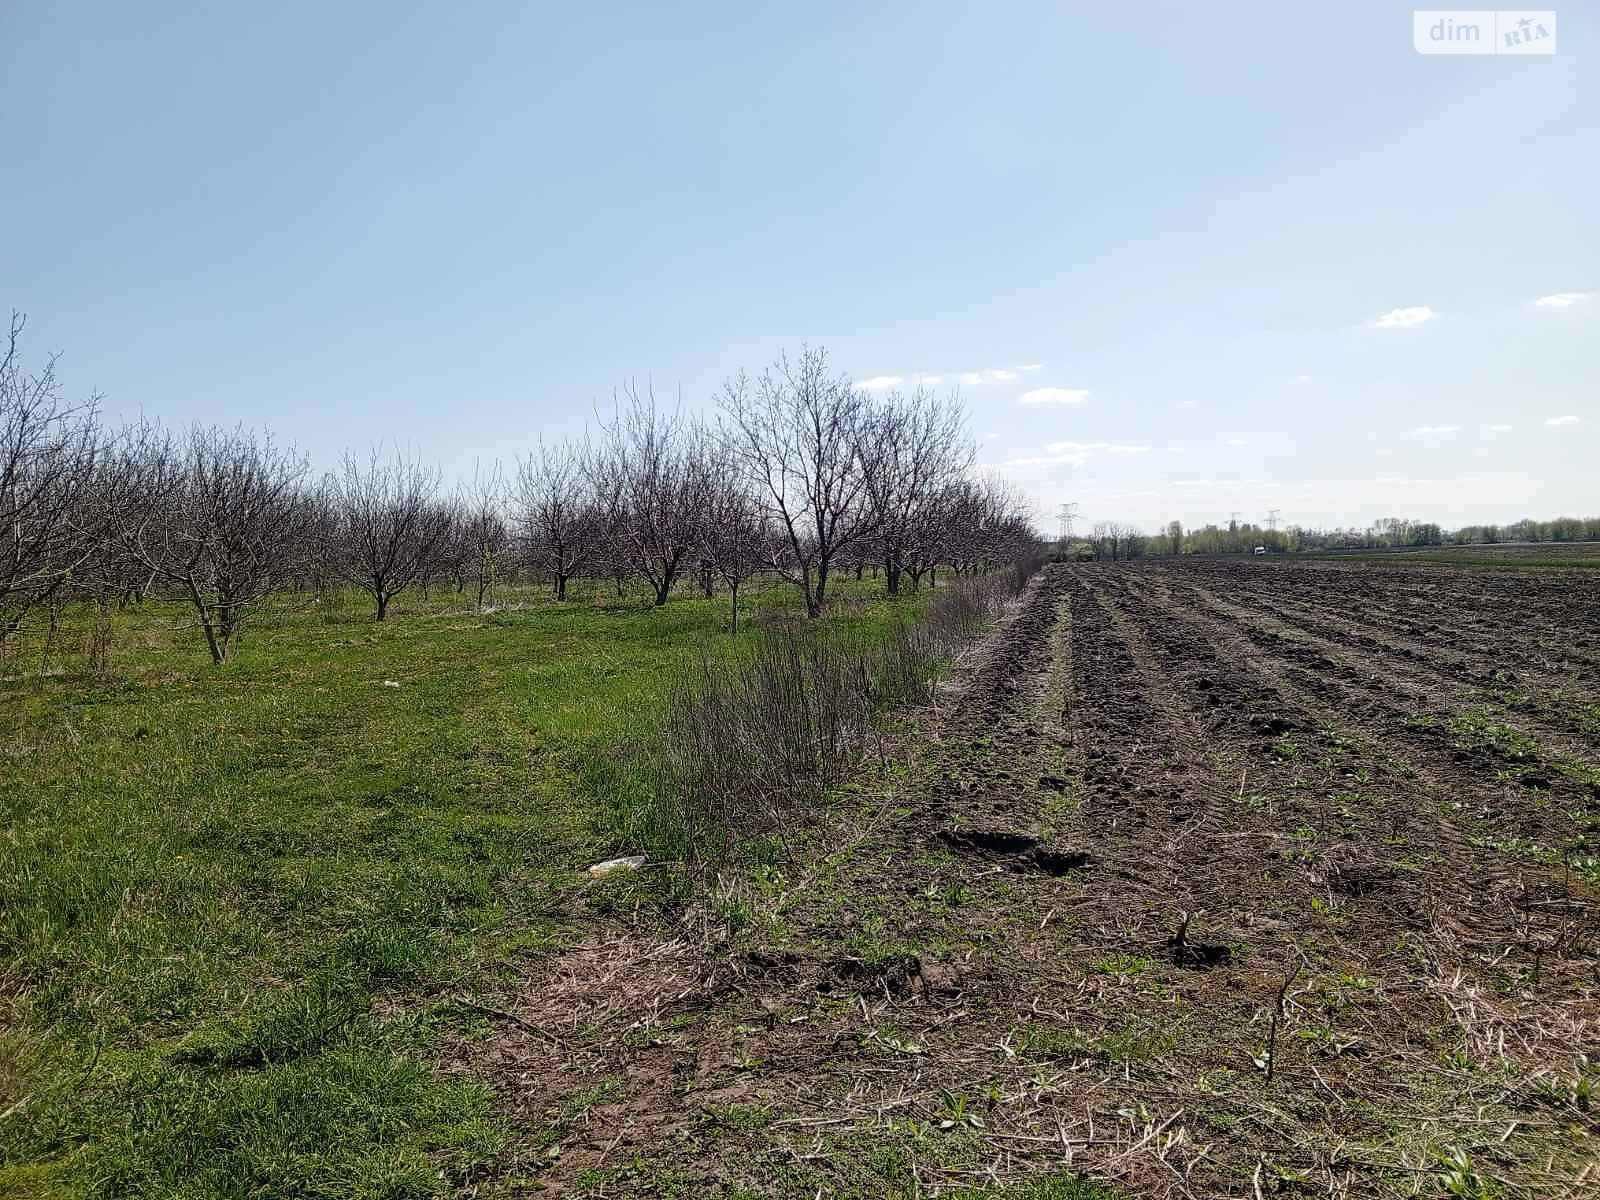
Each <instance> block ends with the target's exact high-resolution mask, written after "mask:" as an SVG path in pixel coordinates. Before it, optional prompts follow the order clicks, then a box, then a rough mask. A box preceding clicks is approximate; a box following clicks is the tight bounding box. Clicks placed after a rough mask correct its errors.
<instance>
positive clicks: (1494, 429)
mask: <svg viewBox="0 0 1600 1200" xmlns="http://www.w3.org/2000/svg"><path fill="white" fill-rule="evenodd" d="M1487 428H1488V430H1489V432H1490V433H1505V432H1507V431H1508V430H1509V429H1510V428H1511V426H1509V425H1490V426H1488V427H1487Z"/></svg>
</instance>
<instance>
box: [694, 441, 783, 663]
mask: <svg viewBox="0 0 1600 1200" xmlns="http://www.w3.org/2000/svg"><path fill="white" fill-rule="evenodd" d="M709 484H710V486H709V487H708V489H707V492H706V503H705V507H704V509H703V512H702V532H701V537H700V545H701V552H702V553H703V554H704V555H705V563H706V570H707V572H708V575H712V574H714V575H715V577H716V578H718V579H721V580H722V582H723V583H725V584H727V586H728V591H729V593H730V595H731V597H732V598H731V601H730V605H731V608H732V619H731V621H730V622H729V628H730V630H731V631H732V632H733V633H738V632H739V589H740V588H741V587H742V586H743V585H744V582H745V580H747V579H749V578H750V577H751V576H752V575H754V574H755V573H756V572H757V571H759V570H760V569H761V568H762V566H763V565H764V564H766V563H767V562H770V561H771V548H770V540H771V539H770V536H769V534H770V530H769V528H768V526H767V523H766V521H765V520H764V519H763V516H762V511H761V506H760V505H759V504H758V503H756V500H755V498H754V497H752V496H751V495H750V494H749V492H747V491H746V490H745V488H744V480H743V479H742V478H741V472H740V471H739V470H738V468H737V466H736V464H735V463H734V461H733V458H732V456H731V455H719V456H718V457H717V459H716V460H715V462H714V463H713V465H712V468H711V471H710V479H709Z"/></svg>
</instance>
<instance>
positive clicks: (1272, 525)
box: [1267, 508, 1283, 533]
mask: <svg viewBox="0 0 1600 1200" xmlns="http://www.w3.org/2000/svg"><path fill="white" fill-rule="evenodd" d="M1282 511H1283V509H1281V508H1270V509H1268V510H1267V528H1268V529H1270V530H1272V531H1273V532H1274V533H1276V532H1277V531H1278V514H1279V513H1281V512H1282Z"/></svg>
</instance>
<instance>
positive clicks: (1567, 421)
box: [1545, 417, 1578, 425]
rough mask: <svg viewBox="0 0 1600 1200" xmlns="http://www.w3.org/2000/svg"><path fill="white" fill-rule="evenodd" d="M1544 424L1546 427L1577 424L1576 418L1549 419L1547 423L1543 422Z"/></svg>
mask: <svg viewBox="0 0 1600 1200" xmlns="http://www.w3.org/2000/svg"><path fill="white" fill-rule="evenodd" d="M1545 424H1546V425H1576V424H1578V418H1577V417H1551V418H1549V419H1548V420H1547V421H1545Z"/></svg>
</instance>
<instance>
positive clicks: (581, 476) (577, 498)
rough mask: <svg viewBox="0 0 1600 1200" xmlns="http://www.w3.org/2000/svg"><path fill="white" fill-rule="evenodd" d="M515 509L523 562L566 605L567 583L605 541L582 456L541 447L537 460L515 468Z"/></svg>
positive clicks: (566, 445) (570, 448) (565, 447)
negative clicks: (543, 578)
mask: <svg viewBox="0 0 1600 1200" xmlns="http://www.w3.org/2000/svg"><path fill="white" fill-rule="evenodd" d="M607 482H608V483H620V480H608V481H607ZM516 508H517V522H518V525H519V526H520V531H521V538H522V542H523V547H524V554H525V555H526V557H527V560H528V562H529V563H530V564H531V565H532V566H533V567H534V569H535V570H536V571H538V572H540V573H542V574H545V575H548V576H549V577H550V582H551V585H552V587H553V588H554V590H555V597H556V599H557V600H565V599H566V598H567V582H568V580H570V579H572V578H573V577H574V576H575V575H577V574H578V573H579V572H580V571H582V570H584V569H585V568H586V567H587V566H589V565H590V563H591V561H592V560H593V559H594V558H595V556H596V555H597V554H598V553H599V552H600V551H601V549H602V548H603V545H604V541H605V527H604V523H603V522H602V520H601V518H600V514H599V512H598V511H597V504H596V501H595V495H594V490H593V487H592V483H591V478H590V472H589V470H588V467H587V464H586V463H585V461H584V455H583V453H582V452H581V451H580V450H579V449H578V448H577V447H576V446H574V445H572V444H571V443H570V442H563V443H561V444H560V445H557V446H554V447H551V446H546V445H545V444H544V443H543V442H541V443H540V444H539V452H538V453H537V454H536V455H530V456H529V457H528V458H527V459H525V460H524V461H522V462H519V463H518V464H517V491H516Z"/></svg>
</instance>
